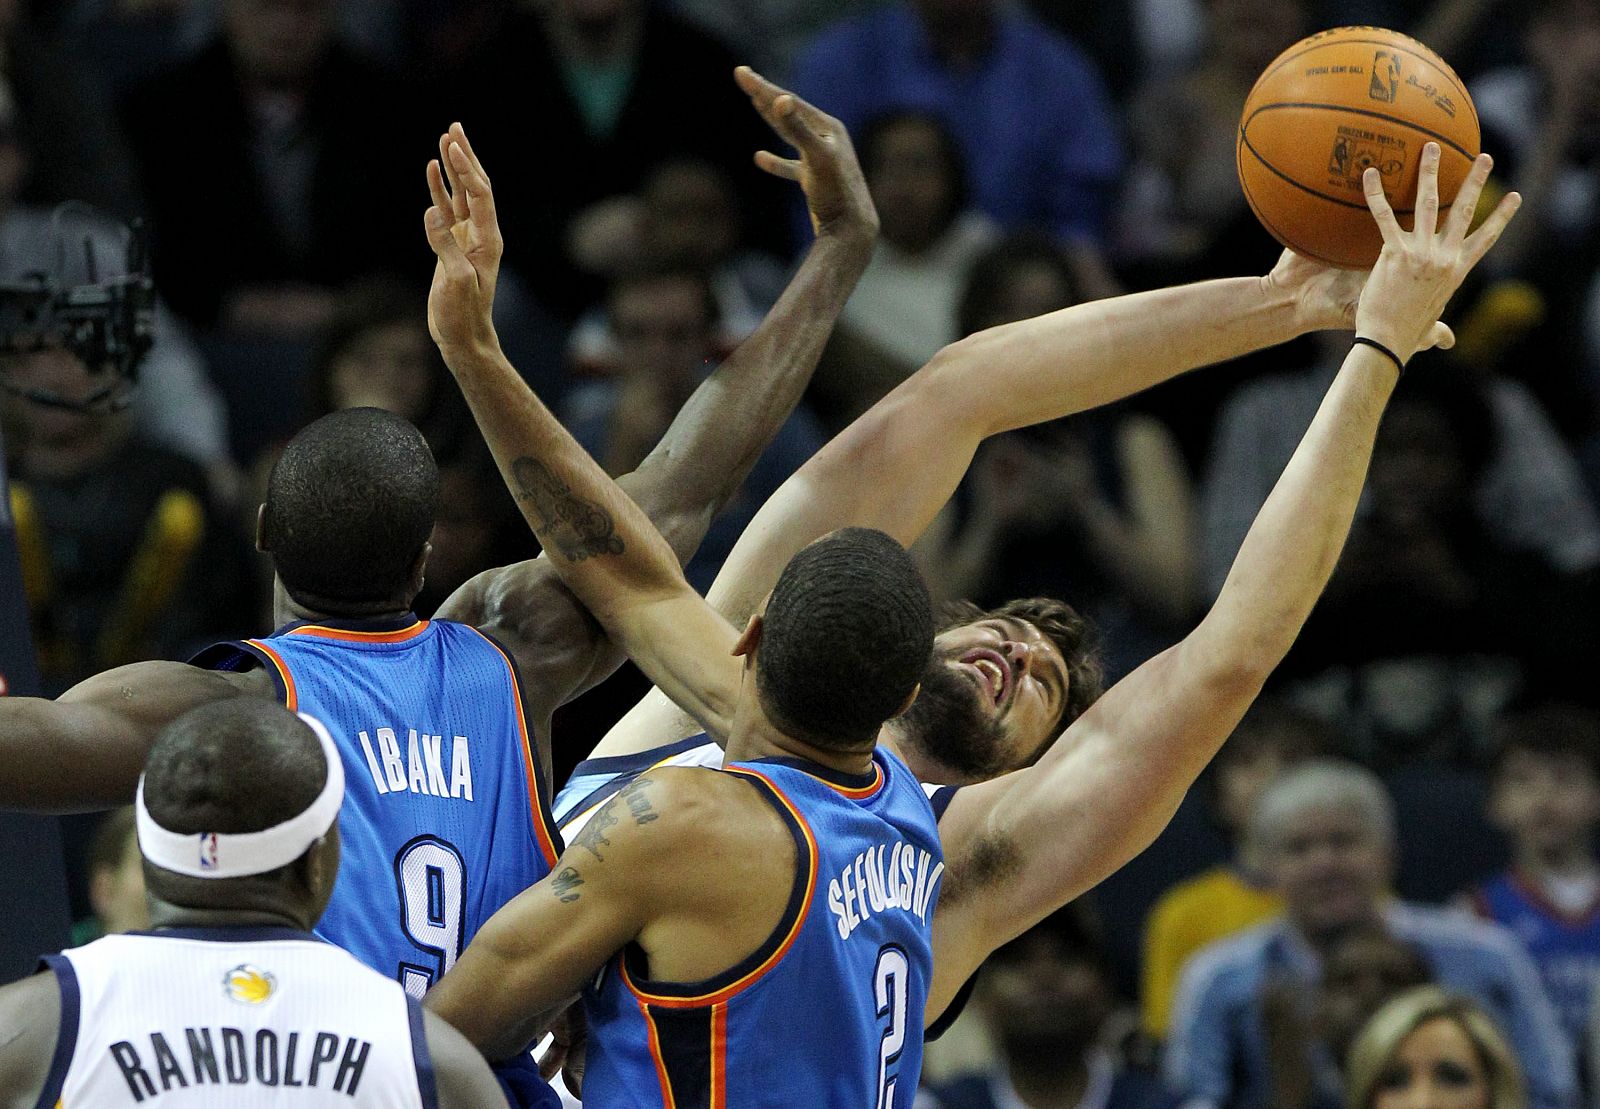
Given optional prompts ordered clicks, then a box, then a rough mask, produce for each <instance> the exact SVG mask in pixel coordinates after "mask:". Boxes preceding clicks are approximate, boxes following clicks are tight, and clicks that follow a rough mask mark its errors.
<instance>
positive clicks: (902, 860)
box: [828, 840, 944, 940]
mask: <svg viewBox="0 0 1600 1109" xmlns="http://www.w3.org/2000/svg"><path fill="white" fill-rule="evenodd" d="M943 873H944V863H942V862H940V861H938V860H936V859H935V858H934V857H933V855H932V854H930V853H929V852H927V851H924V850H922V849H921V848H919V847H913V846H912V845H911V844H909V843H906V842H905V841H904V840H899V841H897V842H896V843H895V844H894V845H893V847H891V846H890V845H889V844H887V843H880V844H878V845H877V846H875V847H869V848H867V849H866V850H865V851H863V852H861V854H859V855H857V856H856V857H855V859H854V860H853V861H852V862H851V863H850V865H849V866H847V867H845V868H844V869H843V870H842V871H840V872H839V877H837V878H833V879H830V880H829V882H828V908H829V909H831V910H833V915H834V917H835V920H834V926H835V927H837V928H838V929H839V938H840V939H842V940H847V939H849V938H850V933H851V932H854V931H855V930H856V929H857V928H859V927H860V926H861V923H862V922H863V921H865V920H870V919H871V918H872V917H873V915H875V914H877V913H881V912H883V911H884V910H886V909H899V910H901V911H904V912H909V913H915V914H916V916H917V919H918V920H920V921H922V923H924V924H926V923H927V922H928V906H929V904H931V903H932V901H933V893H934V890H935V889H936V888H937V887H938V885H939V877H940V876H941V875H942V874H943Z"/></svg>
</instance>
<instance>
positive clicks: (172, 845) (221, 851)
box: [134, 712, 344, 878]
mask: <svg viewBox="0 0 1600 1109" xmlns="http://www.w3.org/2000/svg"><path fill="white" fill-rule="evenodd" d="M296 715H298V716H299V717H300V719H301V720H304V721H305V722H306V724H307V725H308V726H309V727H310V728H311V730H312V731H313V732H315V733H316V734H317V740H318V741H319V742H320V743H321V744H322V755H323V757H324V758H325V759H327V761H328V780H327V781H326V782H325V783H323V786H322V792H321V793H319V794H318V795H317V799H316V800H315V801H313V802H311V806H310V807H309V808H307V809H306V810H305V811H304V812H302V813H300V815H299V816H293V817H290V818H289V819H288V820H285V821H284V822H283V823H282V824H277V825H274V826H273V827H271V828H264V829H262V830H261V831H259V832H189V833H181V832H171V831H168V830H167V829H165V828H163V827H162V826H161V825H159V824H157V823H156V822H155V818H154V817H152V816H151V815H150V810H149V809H147V808H145V804H144V775H143V774H141V775H139V793H138V796H137V797H135V799H134V818H135V822H136V824H137V827H138V829H139V850H140V852H141V853H143V855H144V857H145V858H147V859H149V860H150V861H151V862H152V863H154V864H155V865H156V866H159V867H160V868H161V869H162V870H170V871H172V872H173V873H174V874H187V875H188V876H189V877H191V878H247V877H249V876H250V875H252V874H265V873H266V872H267V871H269V870H276V869H277V868H278V867H280V866H287V865H288V864H290V863H292V862H294V861H295V860H296V859H298V858H299V857H300V856H301V855H304V854H305V853H306V851H307V850H309V849H310V847H311V845H312V844H313V843H316V842H317V840H319V839H321V838H322V837H323V836H325V835H327V834H328V829H329V828H331V827H333V822H334V821H335V820H337V819H338V818H339V806H340V805H341V804H343V803H344V760H343V759H341V758H340V757H339V749H338V748H337V747H335V746H334V744H333V737H332V736H331V735H329V734H328V729H327V728H325V727H323V726H322V721H320V720H318V719H316V718H315V717H312V716H307V715H306V714H305V713H303V712H302V713H297V714H296ZM269 788H270V787H269Z"/></svg>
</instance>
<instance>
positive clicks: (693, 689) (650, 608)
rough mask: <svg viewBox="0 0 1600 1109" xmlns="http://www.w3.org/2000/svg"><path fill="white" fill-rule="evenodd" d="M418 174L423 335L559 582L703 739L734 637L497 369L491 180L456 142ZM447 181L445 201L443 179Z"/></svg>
mask: <svg viewBox="0 0 1600 1109" xmlns="http://www.w3.org/2000/svg"><path fill="white" fill-rule="evenodd" d="M440 151H441V153H442V154H443V159H442V163H443V169H442V170H441V162H440V161H434V162H430V163H429V164H428V186H429V189H430V191H431V193H432V196H433V206H432V207H430V208H429V209H428V211H427V214H426V216H425V223H426V227H427V233H428V243H429V245H430V246H432V248H433V250H434V254H435V256H436V258H437V263H436V265H435V266H434V274H433V285H432V288H431V289H430V291H429V294H428V327H429V330H430V331H431V333H432V334H433V338H434V341H435V342H437V343H438V344H439V350H440V352H441V353H442V354H443V355H444V361H445V364H446V365H447V366H448V367H449V368H450V371H451V372H452V373H453V374H454V375H455V377H456V380H457V382H458V383H459V384H460V386H461V391H462V393H463V394H464V395H465V396H466V398H467V403H468V405H469V406H470V407H471V408H472V414H473V416H474V418H476V420H477V422H478V427H479V429H480V430H481V431H482V432H483V436H484V439H485V440H486V441H487V442H488V444H489V448H490V450H491V451H492V452H493V454H494V458H495V462H496V464H497V465H498V466H499V467H500V472H501V474H502V475H503V476H504V478H505V480H506V483H507V485H508V486H509V487H510V489H511V493H512V496H513V497H515V498H516V501H517V504H518V506H519V507H520V508H521V510H522V514H523V516H524V517H525V518H526V519H527V521H528V523H529V525H531V526H532V528H533V530H534V533H535V534H536V535H537V536H538V537H539V542H540V543H541V544H542V545H543V546H544V549H545V554H546V555H548V556H549V558H550V560H551V563H552V564H553V565H554V567H555V569H556V571H557V572H558V573H559V574H560V575H561V579H562V581H563V582H564V583H565V584H566V585H567V586H568V587H569V588H570V589H571V590H572V591H573V593H574V594H576V595H577V597H578V598H579V599H580V600H581V601H582V602H583V604H584V606H585V607H586V608H587V609H588V610H589V611H590V612H591V613H593V614H594V616H595V618H596V619H597V620H599V621H600V623H601V625H602V626H603V627H604V628H605V629H606V631H607V632H608V633H610V634H611V636H612V637H613V638H614V639H616V641H617V642H618V644H619V645H620V646H621V647H622V648H623V649H624V650H625V651H627V653H628V654H629V655H630V656H631V657H632V658H633V659H634V660H635V661H636V662H638V664H639V666H640V668H641V669H643V670H644V671H645V673H646V674H648V675H649V676H650V678H651V680H652V681H654V682H655V683H656V684H657V685H659V686H661V687H662V688H663V689H665V690H666V691H667V692H668V693H670V694H671V695H672V696H673V698H674V699H675V700H677V701H679V703H681V704H682V705H683V706H684V707H685V708H686V709H689V710H690V711H691V712H693V713H694V714H695V716H696V718H697V719H699V720H701V721H702V722H703V723H705V725H706V726H707V727H708V728H714V729H718V730H725V728H726V726H727V723H728V722H729V721H731V719H732V715H733V705H734V703H735V701H736V699H737V695H738V689H739V680H740V669H741V667H740V664H739V662H738V660H737V659H736V658H734V657H733V653H732V652H733V648H734V644H735V642H736V641H737V638H738V637H737V635H736V633H735V632H734V630H733V628H732V627H730V626H729V625H728V623H727V621H725V620H723V619H722V618H721V617H720V616H718V615H717V613H716V612H715V611H714V610H713V609H712V608H711V607H710V606H709V605H707V604H706V602H705V600H704V599H703V598H702V597H700V595H699V594H697V593H696V592H695V591H694V590H693V589H692V588H691V587H690V585H689V583H688V582H687V581H685V580H684V577H683V570H682V568H681V567H680V566H679V564H678V558H677V556H676V555H675V554H674V553H673V550H672V548H671V546H670V545H668V543H667V541H666V540H665V539H663V538H662V537H661V533H660V532H658V531H657V530H656V529H655V527H654V526H653V525H652V524H651V523H650V520H649V518H648V517H646V516H645V514H644V513H643V512H642V511H641V510H640V509H639V506H638V505H636V504H635V503H634V502H633V501H632V500H630V499H629V497H628V495H627V494H626V493H625V492H623V491H622V489H621V488H620V487H618V485H617V483H616V482H614V481H613V480H611V478H610V477H609V476H607V475H606V472H605V471H604V470H602V469H601V468H600V466H599V464H598V463H596V462H595V461H594V459H592V458H590V457H589V456H588V454H586V453H585V452H584V450H583V448H582V447H580V446H579V445H578V443H577V441H576V440H574V439H573V438H572V436H571V435H569V434H568V433H567V431H566V429H565V428H563V427H562V426H561V424H560V422H558V421H557V420H556V418H555V416H554V415H552V414H551V412H550V410H549V409H548V408H546V407H545V406H544V404H543V403H542V402H541V401H540V400H539V398H538V397H536V396H534V395H533V392H532V390H530V389H529V388H528V386H527V384H526V383H525V382H524V381H523V379H522V377H521V376H520V375H519V374H518V373H517V371H516V370H515V369H514V368H513V367H512V365H511V363H510V362H509V361H507V360H506V357H505V354H504V353H503V352H502V351H501V349H500V342H499V339H498V337H497V336H496V335H495V331H494V323H493V320H492V318H491V309H492V308H493V305H494V288H495V281H496V278H497V277H498V274H499V265H500V256H501V252H502V244H501V240H500V228H499V225H498V223H497V221H496V218H495V210H494V194H493V192H492V190H491V187H490V184H489V178H488V175H487V174H485V173H484V172H483V167H482V165H481V164H480V163H479V162H478V159H477V157H476V156H475V155H474V154H473V153H472V149H471V147H470V146H469V145H468V143H467V137H466V132H465V131H463V130H462V128H461V125H460V124H454V125H452V127H451V130H450V132H449V134H447V135H445V136H443V137H442V139H441V141H440ZM446 177H448V178H449V188H448V189H447V188H446V184H445V178H446Z"/></svg>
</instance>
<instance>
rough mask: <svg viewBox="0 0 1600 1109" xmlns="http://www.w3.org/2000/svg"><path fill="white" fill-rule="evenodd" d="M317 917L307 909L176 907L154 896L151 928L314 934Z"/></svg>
mask: <svg viewBox="0 0 1600 1109" xmlns="http://www.w3.org/2000/svg"><path fill="white" fill-rule="evenodd" d="M315 923H316V919H315V916H314V914H313V913H312V912H311V911H310V909H309V908H306V907H304V906H290V905H281V906H257V907H254V908H249V909H196V908H191V907H189V906H187V905H173V904H171V903H170V902H166V901H163V900H161V899H160V898H159V897H157V896H156V895H155V894H151V895H150V927H152V928H155V929H161V928H250V927H255V928H264V927H265V928H294V929H296V930H298V931H301V932H309V931H311V927H312V925H313V924H315Z"/></svg>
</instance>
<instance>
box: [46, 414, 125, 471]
mask: <svg viewBox="0 0 1600 1109" xmlns="http://www.w3.org/2000/svg"><path fill="white" fill-rule="evenodd" d="M125 438H127V425H126V424H125V423H124V422H123V421H120V420H110V419H108V420H106V421H104V422H103V424H102V425H101V426H96V427H90V428H88V429H86V430H85V432H84V433H83V434H81V435H74V436H70V437H64V438H61V439H56V440H42V439H35V440H33V441H32V442H27V441H25V442H24V446H23V451H22V454H23V460H24V464H25V465H26V467H27V472H28V473H29V474H32V475H33V476H35V477H40V478H53V479H67V478H74V477H77V476H78V475H80V474H85V473H88V472H89V471H91V470H93V469H95V468H96V467H97V466H98V465H100V464H101V463H102V462H103V461H104V460H105V459H106V458H107V457H108V456H109V455H110V454H111V453H112V452H114V451H115V450H116V449H117V448H118V447H119V446H121V444H122V440H123V439H125Z"/></svg>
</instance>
